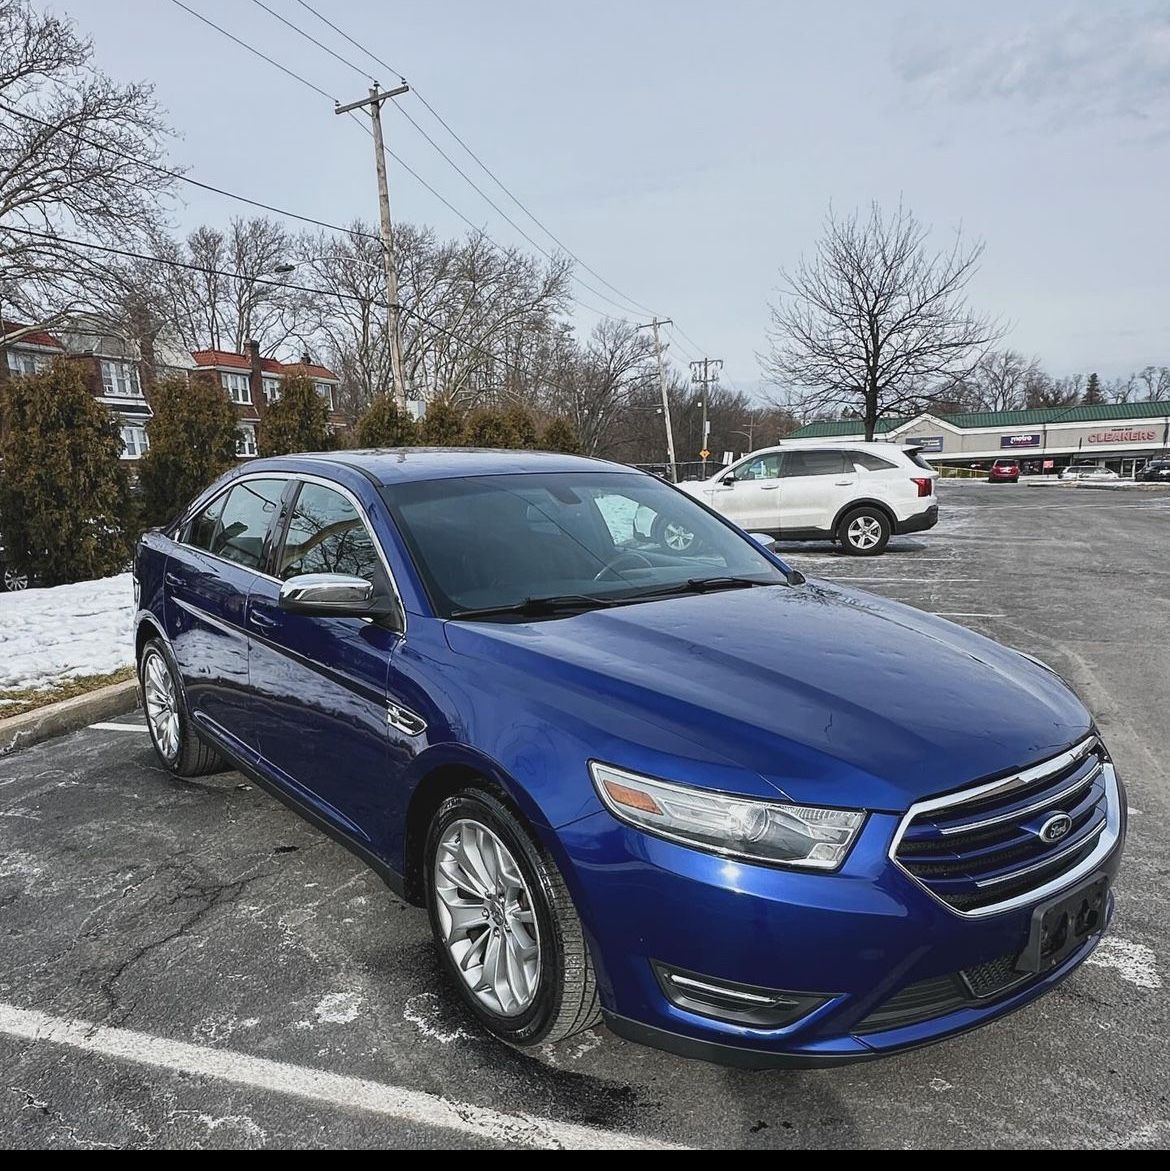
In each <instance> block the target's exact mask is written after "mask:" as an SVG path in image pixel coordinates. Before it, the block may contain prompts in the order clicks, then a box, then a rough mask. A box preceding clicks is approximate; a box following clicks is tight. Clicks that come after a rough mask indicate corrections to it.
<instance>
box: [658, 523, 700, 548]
mask: <svg viewBox="0 0 1170 1171" xmlns="http://www.w3.org/2000/svg"><path fill="white" fill-rule="evenodd" d="M650 539H651V540H652V541H653V542H654V543H655V544H656V545H661V546H662V547H663V548H664V549H669V550H670V551H671V552H672V553H690V552H691V551H692V550H693V548H694V545H695V534H694V531H693V530H691V529H689V528H687V526H686V525H683V524H679V523H678V521H673V520H667V519H666V517H664V516H659V517H655V519H654V524H653V525H651V527H650Z"/></svg>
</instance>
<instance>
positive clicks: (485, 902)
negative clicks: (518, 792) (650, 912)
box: [424, 789, 601, 1048]
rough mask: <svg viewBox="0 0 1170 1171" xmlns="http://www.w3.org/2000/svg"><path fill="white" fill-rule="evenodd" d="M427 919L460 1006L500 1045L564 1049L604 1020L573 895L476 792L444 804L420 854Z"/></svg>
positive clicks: (509, 817)
mask: <svg viewBox="0 0 1170 1171" xmlns="http://www.w3.org/2000/svg"><path fill="white" fill-rule="evenodd" d="M424 866H425V868H426V876H425V877H426V894H427V911H428V913H429V915H430V920H431V930H432V931H433V932H434V936H435V943H436V945H437V946H438V949H439V954H440V956H441V957H442V964H443V968H444V970H445V971H446V972H447V975H448V977H449V979H450V981H451V983H452V984H453V985H454V986H455V988H456V990H457V991H458V993H459V997H460V999H461V1000H462V1001H463V1003H464V1004H465V1005H466V1006H467V1008H468V1009H469V1010H470V1011H471V1012H472V1013H473V1014H474V1015H475V1016H476V1018H477V1019H478V1020H479V1021H480V1022H481V1023H482V1024H483V1025H484V1026H485V1027H486V1028H487V1029H488V1030H489V1031H490V1032H491V1033H493V1034H494V1035H495V1036H497V1037H498V1038H499V1039H500V1040H501V1041H505V1042H507V1043H508V1044H509V1045H515V1046H518V1047H522V1048H527V1047H530V1046H533V1045H541V1044H548V1043H555V1042H557V1041H563V1040H564V1039H565V1038H566V1037H571V1036H572V1035H573V1034H574V1033H579V1032H581V1031H582V1030H583V1029H588V1028H590V1027H591V1026H593V1025H595V1024H597V1023H598V1022H599V1021H600V1019H601V1012H600V1008H599V1007H598V1000H597V977H596V974H595V973H594V970H593V961H592V959H591V957H590V955H589V947H588V944H587V943H586V942H585V935H584V931H583V930H582V927H581V920H580V919H579V918H578V917H577V910H576V908H575V907H574V905H573V899H572V896H571V895H570V894H569V891H568V888H567V887H566V886H565V882H564V879H563V878H562V877H561V875H560V872H559V871H558V870H557V868H556V865H555V863H554V862H553V860H552V859H551V858H550V857H549V856H548V855H547V854H546V853H545V851H544V850H543V849H542V848H541V847H540V845H539V844H538V843H537V842H536V841H535V840H534V839H533V838H532V836H531V835H530V834H529V833H528V831H527V830H526V829H525V828H524V826H523V825H522V824H521V823H520V821H519V819H518V818H517V817H516V815H515V814H514V813H513V812H512V811H511V810H510V809H509V808H508V806H507V805H505V804H504V803H503V802H502V801H500V800H499V799H498V798H496V797H495V796H493V795H492V794H491V793H488V792H485V791H483V790H480V789H464V790H461V791H460V792H458V793H455V794H454V795H453V796H451V797H448V798H447V799H446V800H445V801H444V802H443V803H442V805H440V806H439V808H438V810H437V811H436V812H435V815H434V817H433V818H432V819H431V825H430V829H429V831H428V833H427V841H426V850H425V852H424Z"/></svg>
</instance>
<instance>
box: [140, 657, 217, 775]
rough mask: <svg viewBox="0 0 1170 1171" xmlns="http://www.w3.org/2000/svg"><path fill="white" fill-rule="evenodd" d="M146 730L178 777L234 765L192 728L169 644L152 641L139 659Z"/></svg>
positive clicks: (165, 761) (206, 772)
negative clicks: (169, 651) (168, 650)
mask: <svg viewBox="0 0 1170 1171" xmlns="http://www.w3.org/2000/svg"><path fill="white" fill-rule="evenodd" d="M138 681H139V684H140V685H141V688H142V703H143V706H144V707H145V709H146V727H147V731H149V733H150V742H151V743H152V744H153V745H154V750H155V752H156V753H157V754H158V758H159V760H161V761H162V763H163V764H164V765H165V766H166V768H167V769H168V771H170V772H172V773H174V774H175V776H177V777H201V776H206V775H207V774H208V773H219V772H224V771H225V770H226V769H228V768H230V767H231V766H230V765H229V764H228V763H227V761H226V760H224V758H223V757H222V756H220V754H219V753H218V752H216V751H215V749H214V748H212V747H210V745H208V744H205V743H204V742H203V741H202V740H201V739H200V738H199V736H198V734H197V733H196V731H195V729H194V728H192V727H191V721H190V719H189V718H188V716H187V710H186V708H185V707H184V706H183V693H182V691H181V690H180V688H179V684H178V672H177V671H176V670H175V667H174V664H173V663H172V662H171V657H170V655H169V653H168V652H167V648H166V644H165V643H164V642H163V641H162V639H159V638H152V639H151V640H150V642H148V643H147V644H146V646H144V647H143V648H142V657H141V658H140V659H139V660H138Z"/></svg>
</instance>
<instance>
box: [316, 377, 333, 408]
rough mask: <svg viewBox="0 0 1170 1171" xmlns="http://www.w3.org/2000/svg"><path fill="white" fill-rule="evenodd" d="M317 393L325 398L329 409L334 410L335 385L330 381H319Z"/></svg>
mask: <svg viewBox="0 0 1170 1171" xmlns="http://www.w3.org/2000/svg"><path fill="white" fill-rule="evenodd" d="M317 393H318V394H319V395H320V396H321V397H322V398H323V399H324V400H325V403H326V405H327V406H328V407H329V409H330V410H333V387H332V386H330V385H329V383H328V382H318V383H317Z"/></svg>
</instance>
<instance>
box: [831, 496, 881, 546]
mask: <svg viewBox="0 0 1170 1171" xmlns="http://www.w3.org/2000/svg"><path fill="white" fill-rule="evenodd" d="M837 540H838V541H840V542H841V547H842V548H843V549H844V550H845V552H846V553H849V554H851V555H852V556H854V557H876V556H877V554H879V553H881V552H882V550H884V549H885V547H886V546H887V545H888V544H889V543H890V518H889V517H888V516H886V514H885V513H884V512H882V511H881V509H878V508H870V507H869V506H867V505H862V506H861V507H860V508H854V509H852V510H851V511H849V512H847V513H846V514H845V515H844V516H843V517H842V518H841V523H840V524H839V525H838V526H837Z"/></svg>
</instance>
